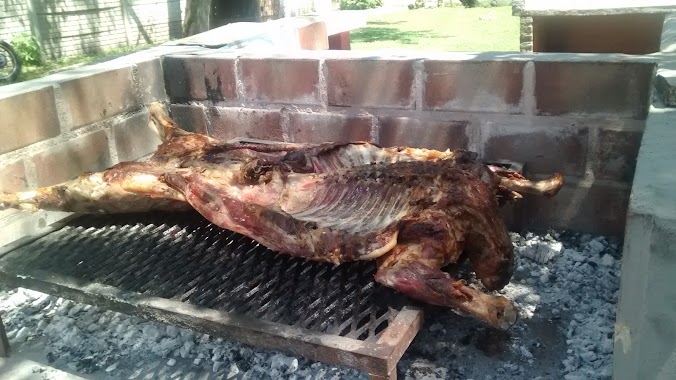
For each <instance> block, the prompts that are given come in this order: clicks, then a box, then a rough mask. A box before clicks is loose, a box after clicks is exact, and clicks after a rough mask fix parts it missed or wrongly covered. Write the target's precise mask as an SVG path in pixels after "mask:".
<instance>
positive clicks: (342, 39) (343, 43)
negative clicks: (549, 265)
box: [329, 32, 350, 50]
mask: <svg viewBox="0 0 676 380" xmlns="http://www.w3.org/2000/svg"><path fill="white" fill-rule="evenodd" d="M329 49H330V50H350V32H342V33H338V34H334V35H332V36H329Z"/></svg>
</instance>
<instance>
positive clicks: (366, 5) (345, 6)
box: [340, 0, 383, 10]
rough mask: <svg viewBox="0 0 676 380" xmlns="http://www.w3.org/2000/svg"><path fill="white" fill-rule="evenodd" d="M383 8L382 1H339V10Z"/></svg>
mask: <svg viewBox="0 0 676 380" xmlns="http://www.w3.org/2000/svg"><path fill="white" fill-rule="evenodd" d="M382 6H383V0H340V9H342V10H355V9H370V8H377V7H382Z"/></svg>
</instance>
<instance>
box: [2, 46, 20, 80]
mask: <svg viewBox="0 0 676 380" xmlns="http://www.w3.org/2000/svg"><path fill="white" fill-rule="evenodd" d="M19 74H21V58H19V55H18V54H17V53H16V50H14V48H13V47H12V45H10V44H9V43H8V42H5V41H2V40H0V84H9V83H14V82H15V81H16V80H17V78H19Z"/></svg>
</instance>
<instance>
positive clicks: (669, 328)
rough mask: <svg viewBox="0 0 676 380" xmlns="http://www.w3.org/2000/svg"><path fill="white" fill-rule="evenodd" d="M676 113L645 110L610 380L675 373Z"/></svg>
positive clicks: (673, 111) (628, 224) (632, 197)
mask: <svg viewBox="0 0 676 380" xmlns="http://www.w3.org/2000/svg"><path fill="white" fill-rule="evenodd" d="M674 146H676V110H674V109H668V108H663V107H662V106H659V105H657V106H653V107H651V110H650V114H649V116H648V120H647V125H646V130H645V133H644V137H643V142H642V146H641V150H640V152H639V157H638V164H637V168H636V174H635V177H634V186H633V189H632V195H631V201H630V205H629V211H628V218H627V228H626V232H625V246H624V256H623V257H624V262H623V267H622V277H621V278H622V280H621V286H620V299H619V304H618V312H617V320H616V325H615V353H614V368H613V373H614V378H615V379H616V380H624V379H627V380H628V379H665V380H666V379H670V378H673V374H674V373H675V372H676V308H674V303H673V300H675V299H676V288H675V287H674V286H673V277H674V273H676V192H674V188H676V170H674V164H675V163H676V162H675V160H674Z"/></svg>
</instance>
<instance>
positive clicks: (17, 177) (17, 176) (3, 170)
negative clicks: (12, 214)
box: [0, 160, 28, 193]
mask: <svg viewBox="0 0 676 380" xmlns="http://www.w3.org/2000/svg"><path fill="white" fill-rule="evenodd" d="M27 187H28V181H27V180H26V167H25V165H24V162H23V160H16V161H12V162H5V163H2V165H0V192H4V193H14V192H17V191H23V190H26V189H27Z"/></svg>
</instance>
